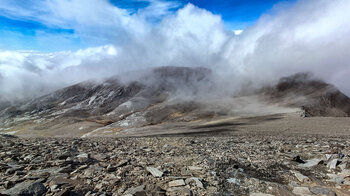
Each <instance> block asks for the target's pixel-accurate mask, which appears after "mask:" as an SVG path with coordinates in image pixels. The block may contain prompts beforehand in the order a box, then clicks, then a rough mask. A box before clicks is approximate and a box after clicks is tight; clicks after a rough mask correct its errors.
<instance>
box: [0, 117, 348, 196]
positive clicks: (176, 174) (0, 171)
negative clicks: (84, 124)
mask: <svg viewBox="0 0 350 196" xmlns="http://www.w3.org/2000/svg"><path fill="white" fill-rule="evenodd" d="M67 132H68V131H67ZM84 134H86V133H81V135H84ZM105 134H108V133H105ZM23 136H26V137H24V138H23V137H22V138H9V137H4V138H2V139H1V141H0V149H1V152H0V159H1V160H3V161H2V162H1V164H0V190H2V191H1V192H2V194H9V195H15V194H18V192H16V190H17V191H18V190H22V191H24V192H25V191H27V192H28V191H29V192H30V191H32V192H31V193H32V194H34V193H35V194H37V195H42V194H44V195H69V194H71V195H128V194H129V195H264V194H266V195H281V196H282V195H283V196H284V195H350V181H349V180H350V119H349V118H330V117H313V118H300V117H298V116H297V115H290V114H276V115H268V116H260V117H244V118H243V117H241V118H238V117H235V118H218V119H213V120H211V121H207V122H204V121H199V122H191V123H186V124H169V123H168V124H159V125H153V126H147V127H141V128H137V129H134V130H130V131H128V132H126V131H124V132H123V131H121V132H119V134H118V135H115V134H113V136H120V137H121V138H105V137H103V138H101V137H97V138H95V137H93V138H70V137H64V138H61V137H59V138H36V137H34V138H33V137H28V136H30V135H26V134H24V135H23ZM65 136H67V135H65ZM68 136H69V135H68ZM90 136H93V135H90ZM100 136H101V135H100ZM126 136H149V137H132V138H130V137H126ZM150 171H152V172H153V173H152V172H150ZM33 187H34V188H33ZM35 191H36V192H35Z"/></svg>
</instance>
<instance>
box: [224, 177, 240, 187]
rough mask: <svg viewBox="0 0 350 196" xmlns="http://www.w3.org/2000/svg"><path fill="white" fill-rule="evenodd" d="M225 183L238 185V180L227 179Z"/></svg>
mask: <svg viewBox="0 0 350 196" xmlns="http://www.w3.org/2000/svg"><path fill="white" fill-rule="evenodd" d="M227 182H229V183H232V184H237V185H239V182H240V180H239V179H237V178H229V179H227Z"/></svg>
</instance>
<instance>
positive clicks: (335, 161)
mask: <svg viewBox="0 0 350 196" xmlns="http://www.w3.org/2000/svg"><path fill="white" fill-rule="evenodd" d="M337 164H338V159H333V160H331V161H330V162H329V163H328V164H327V167H328V168H329V169H335V168H336V167H337Z"/></svg>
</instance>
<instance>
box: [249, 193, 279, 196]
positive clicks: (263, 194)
mask: <svg viewBox="0 0 350 196" xmlns="http://www.w3.org/2000/svg"><path fill="white" fill-rule="evenodd" d="M249 196H274V195H271V194H267V193H250V194H249Z"/></svg>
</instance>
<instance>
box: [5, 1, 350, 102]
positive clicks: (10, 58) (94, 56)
mask: <svg viewBox="0 0 350 196" xmlns="http://www.w3.org/2000/svg"><path fill="white" fill-rule="evenodd" d="M91 1H92V0H91ZM41 3H42V4H41V5H40V6H44V8H46V9H45V11H42V12H40V13H41V15H37V16H36V15H34V14H33V13H30V9H29V11H26V12H23V13H22V15H19V16H15V15H14V16H13V17H31V18H32V19H33V20H37V21H40V22H42V23H44V24H50V25H54V26H59V27H62V28H63V27H65V28H73V29H74V30H75V32H76V34H77V35H79V36H80V37H82V38H85V39H96V38H97V37H101V38H103V39H106V42H109V43H110V44H108V45H105V46H101V47H91V48H87V49H82V50H79V51H62V52H53V53H40V52H34V51H0V94H1V96H0V98H1V99H5V100H12V99H14V98H17V99H23V98H27V97H36V96H39V95H42V94H45V93H48V92H50V91H52V90H55V89H58V88H61V87H65V86H67V85H70V84H73V83H77V82H80V81H83V80H86V79H90V78H101V77H108V76H111V75H118V74H121V73H123V72H128V71H132V70H139V69H147V68H150V67H158V66H201V67H208V68H210V69H212V70H214V72H215V75H217V76H219V77H217V80H218V82H219V83H223V84H225V85H223V87H222V88H227V89H228V90H229V91H230V92H231V91H232V92H234V91H236V90H239V88H241V87H242V86H244V85H246V84H251V85H252V86H259V85H262V84H265V83H268V82H272V81H274V80H277V79H278V78H279V77H281V76H286V75H291V74H293V73H296V72H301V71H309V72H313V73H314V74H315V75H316V76H318V77H321V78H323V79H325V80H326V81H328V82H331V83H333V84H335V85H336V86H337V87H339V88H340V89H341V90H343V91H344V92H345V93H346V94H348V95H350V86H349V85H348V84H349V83H350V79H349V78H348V77H347V76H348V75H349V74H350V12H349V11H348V10H350V1H348V0H333V1H330V0H303V1H299V2H297V3H296V4H293V5H283V4H280V5H276V6H275V7H274V8H273V9H272V10H271V11H270V12H269V13H268V14H266V15H263V16H262V17H261V18H260V19H259V21H258V22H257V23H256V24H255V25H254V26H251V27H249V28H247V29H245V30H244V32H243V33H241V34H240V35H236V34H235V33H234V32H233V31H231V30H227V29H224V25H223V21H222V19H221V17H220V16H218V15H214V14H212V13H210V12H208V11H207V10H204V9H200V8H198V7H196V6H194V5H192V4H188V5H186V6H185V7H183V8H181V9H179V10H178V11H177V12H176V13H172V12H168V10H169V9H170V8H172V7H174V6H175V5H173V4H171V3H168V4H166V3H164V2H163V4H161V3H159V2H158V3H154V4H150V6H155V7H157V6H158V7H160V8H159V10H160V11H159V13H152V12H150V9H151V8H150V7H146V8H144V9H141V10H139V11H138V12H136V13H129V12H128V10H124V9H119V8H116V7H114V6H112V5H111V4H109V3H108V2H106V1H92V2H91V3H86V2H85V1H82V0H73V1H68V0H53V1H41ZM44 3H45V4H44ZM81 5H84V6H81ZM85 5H86V6H87V7H85ZM92 5H93V6H94V8H95V9H90V8H89V6H92ZM1 6H4V5H2V4H0V8H1ZM7 6H9V5H7ZM45 6H46V7H45ZM77 6H78V7H82V8H80V9H77ZM36 7H38V6H36ZM15 8H16V9H20V7H15ZM54 8H55V9H54ZM33 9H34V8H33ZM40 9H43V8H40ZM71 9H74V11H73V10H71ZM13 10H15V9H13ZM91 10H93V11H91ZM10 11H11V10H10ZM10 11H9V15H11V12H10ZM17 11H18V10H17ZM154 14H156V15H157V17H159V16H161V17H162V20H161V21H158V22H154V21H152V20H150V19H149V18H152V17H155V16H154ZM93 35H96V36H93ZM228 84H229V85H228Z"/></svg>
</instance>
